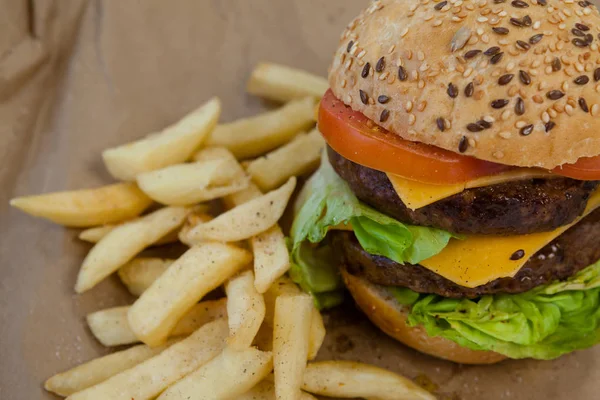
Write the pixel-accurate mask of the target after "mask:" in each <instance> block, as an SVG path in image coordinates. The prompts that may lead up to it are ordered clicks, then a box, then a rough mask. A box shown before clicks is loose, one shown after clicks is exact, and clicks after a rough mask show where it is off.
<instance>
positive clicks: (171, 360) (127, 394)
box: [68, 320, 227, 400]
mask: <svg viewBox="0 0 600 400" xmlns="http://www.w3.org/2000/svg"><path fill="white" fill-rule="evenodd" d="M226 336H227V322H225V321H224V320H217V321H214V322H210V323H208V324H206V325H204V326H203V327H201V328H200V329H198V330H197V331H196V332H194V333H193V334H192V335H191V336H189V337H187V338H185V339H183V340H182V341H180V342H179V343H176V344H174V345H173V346H171V347H169V348H168V349H166V350H164V351H163V352H162V353H160V354H159V355H157V356H155V357H152V358H150V359H149V360H146V361H144V362H143V363H141V364H138V365H136V366H135V367H133V368H130V369H128V370H125V371H123V372H121V373H120V374H117V375H115V376H113V377H111V378H109V379H108V380H106V381H104V382H102V383H100V384H97V385H95V386H92V387H90V388H88V389H85V390H83V391H81V392H77V393H75V394H73V395H71V396H69V397H68V399H69V400H106V399H115V400H116V399H126V400H130V399H135V400H147V399H153V398H154V397H156V396H157V395H158V394H159V393H161V392H162V391H163V390H164V389H166V388H167V387H168V386H170V385H171V384H173V383H175V382H177V381H178V380H180V379H181V378H183V377H184V376H186V375H188V374H189V373H191V372H192V371H194V370H196V369H197V368H199V367H200V366H201V365H203V364H205V363H207V362H208V361H210V360H212V359H213V358H214V357H216V356H217V355H218V354H219V353H220V352H221V351H222V350H223V348H224V346H225V337H226Z"/></svg>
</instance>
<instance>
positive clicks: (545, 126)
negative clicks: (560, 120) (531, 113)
mask: <svg viewBox="0 0 600 400" xmlns="http://www.w3.org/2000/svg"><path fill="white" fill-rule="evenodd" d="M555 126H556V122H554V121H550V122H548V123H547V124H545V125H544V129H545V130H546V132H550V131H551V130H552V128H554V127H555Z"/></svg>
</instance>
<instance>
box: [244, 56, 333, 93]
mask: <svg viewBox="0 0 600 400" xmlns="http://www.w3.org/2000/svg"><path fill="white" fill-rule="evenodd" d="M327 89H329V82H327V79H325V78H323V77H320V76H316V75H313V74H311V73H308V72H306V71H302V70H300V69H296V68H290V67H287V66H285V65H280V64H272V63H260V64H258V65H257V66H256V67H255V68H254V70H253V71H252V75H250V80H249V81H248V87H247V90H248V93H251V94H253V95H256V96H261V97H264V98H267V99H270V100H275V101H281V102H284V103H285V102H287V101H290V100H294V99H300V98H303V97H306V96H312V97H314V98H317V99H320V98H321V97H323V94H325V92H326V91H327Z"/></svg>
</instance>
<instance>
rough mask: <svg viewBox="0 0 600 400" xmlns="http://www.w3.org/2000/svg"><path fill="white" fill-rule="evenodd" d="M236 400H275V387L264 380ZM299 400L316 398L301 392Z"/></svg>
mask: <svg viewBox="0 0 600 400" xmlns="http://www.w3.org/2000/svg"><path fill="white" fill-rule="evenodd" d="M236 400H275V385H273V382H269V381H268V380H264V381H262V382H260V383H259V384H258V385H256V386H254V387H253V388H252V389H250V390H249V391H247V392H246V393H244V394H242V395H241V396H238V397H236ZM300 400H316V397H314V396H311V395H310V394H308V393H306V392H302V393H301V395H300Z"/></svg>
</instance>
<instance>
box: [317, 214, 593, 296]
mask: <svg viewBox="0 0 600 400" xmlns="http://www.w3.org/2000/svg"><path fill="white" fill-rule="evenodd" d="M328 237H329V240H330V241H331V244H332V246H333V248H334V252H335V254H336V256H337V257H338V259H339V261H340V265H343V266H344V267H345V268H346V269H347V271H348V272H350V273H351V274H353V275H357V276H362V277H364V278H365V279H366V280H368V281H370V282H372V283H377V284H380V285H385V286H403V287H407V288H410V289H412V290H414V291H415V292H419V293H435V294H439V295H440V296H443V297H454V298H460V297H468V298H473V297H478V296H481V295H485V294H495V293H521V292H526V291H528V290H531V289H533V288H534V287H536V286H538V285H542V284H544V283H549V282H552V281H556V280H564V279H567V278H569V277H570V276H572V275H573V274H575V273H576V272H578V271H580V270H582V269H583V268H585V267H587V266H589V265H591V264H593V263H595V262H596V261H598V260H599V259H600V209H597V210H595V211H594V212H592V213H591V214H590V215H588V216H587V217H585V218H584V219H583V220H581V221H580V222H578V223H577V224H575V225H574V226H573V227H572V228H570V229H569V230H567V231H566V232H565V233H563V234H562V235H560V236H559V237H557V238H556V239H555V240H554V241H552V242H551V243H549V244H548V245H547V246H545V247H544V248H542V249H541V250H540V251H538V252H537V253H536V254H534V255H533V257H531V258H530V259H529V260H528V261H527V262H526V263H525V265H524V266H523V267H522V268H521V269H520V270H519V272H518V273H517V275H515V276H514V277H513V278H499V279H496V280H494V281H492V282H490V283H487V284H485V285H482V286H477V287H475V288H467V287H463V286H460V285H457V284H456V283H454V282H452V281H450V280H448V279H446V278H444V277H442V276H440V275H438V274H436V273H435V272H433V271H430V270H428V269H427V268H425V267H423V266H421V265H411V264H398V263H397V262H395V261H392V260H390V259H388V258H386V257H382V256H376V255H372V254H369V253H367V252H366V251H365V250H364V249H363V248H362V247H361V246H360V244H359V243H358V240H357V239H356V237H355V236H354V233H352V232H346V231H331V232H330V233H329V234H328ZM473 267H476V266H473Z"/></svg>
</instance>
